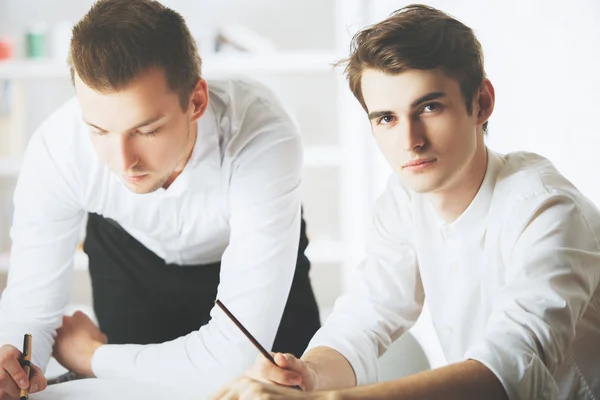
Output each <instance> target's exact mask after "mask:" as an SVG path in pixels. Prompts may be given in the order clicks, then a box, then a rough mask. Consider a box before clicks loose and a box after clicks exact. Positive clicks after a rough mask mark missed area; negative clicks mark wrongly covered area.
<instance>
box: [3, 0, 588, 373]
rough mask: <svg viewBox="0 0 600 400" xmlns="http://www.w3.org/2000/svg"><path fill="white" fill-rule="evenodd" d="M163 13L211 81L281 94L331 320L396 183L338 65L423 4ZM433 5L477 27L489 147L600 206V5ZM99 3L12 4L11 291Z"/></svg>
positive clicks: (82, 284)
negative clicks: (20, 228) (300, 155)
mask: <svg viewBox="0 0 600 400" xmlns="http://www.w3.org/2000/svg"><path fill="white" fill-rule="evenodd" d="M163 3H164V4H166V5H168V6H170V7H172V8H174V9H175V10H177V11H179V12H180V13H181V14H182V15H183V16H184V17H185V18H186V20H187V22H188V25H189V27H190V30H191V31H192V34H193V35H194V37H195V38H196V39H197V41H198V44H199V47H200V53H201V56H202V57H203V62H204V68H203V69H204V75H205V76H206V77H207V78H209V79H210V78H219V77H223V76H229V75H246V76H249V77H251V78H254V79H258V80H261V81H263V82H265V83H266V84H267V85H269V86H270V87H271V88H272V89H273V90H275V91H276V92H277V93H278V94H279V95H280V96H281V98H282V99H283V100H284V102H285V103H286V105H287V106H288V108H289V110H290V112H291V113H292V114H293V115H294V117H295V118H296V119H297V121H298V123H299V125H300V127H301V130H302V133H303V135H304V142H305V147H306V148H305V159H306V165H305V175H304V182H303V187H302V195H303V203H304V208H305V215H306V219H307V224H308V233H309V237H310V240H311V245H310V248H309V257H310V259H311V261H312V263H313V270H312V278H313V282H314V286H315V290H316V294H317V298H318V301H319V305H320V307H321V309H322V312H323V315H324V316H327V315H328V313H329V312H330V309H331V307H332V305H333V303H334V301H335V298H336V297H337V296H338V295H339V294H340V293H341V292H342V291H343V290H344V287H345V286H346V284H347V282H348V280H349V279H350V274H351V271H352V269H353V268H354V267H355V266H356V265H357V264H358V263H359V262H360V259H361V258H362V256H363V254H364V242H365V232H366V231H367V229H368V224H369V219H370V207H371V205H372V203H373V201H374V200H375V199H376V197H377V195H378V194H379V193H380V192H381V190H382V189H383V187H384V185H385V181H386V179H387V177H388V175H389V173H390V171H389V169H388V167H387V166H386V164H385V162H383V160H382V159H381V157H380V156H379V154H378V152H377V149H376V148H375V146H374V143H373V140H372V138H371V136H370V132H369V127H368V124H367V121H366V118H365V116H364V113H363V111H362V109H361V108H360V107H359V106H358V104H357V102H356V101H355V99H354V98H353V97H352V95H351V94H350V92H349V90H348V88H347V85H346V82H345V81H344V78H343V76H342V71H341V70H340V69H339V68H338V69H335V68H333V67H332V66H331V63H332V62H335V61H337V60H339V59H340V58H342V57H344V56H345V55H347V52H348V45H349V41H350V38H351V37H352V35H353V34H354V33H355V32H356V31H357V30H358V29H359V28H361V27H363V26H365V25H367V24H370V23H373V22H376V21H378V20H381V19H383V18H385V17H386V16H387V15H388V14H389V13H390V12H392V11H393V10H395V9H398V8H400V7H402V6H404V5H407V4H409V3H410V2H406V1H391V0H285V1H281V0H220V1H213V0H199V1H186V0H163ZM425 3H426V4H429V5H432V6H435V7H438V8H441V9H442V10H444V11H447V12H449V13H450V14H452V15H454V16H456V17H458V18H459V19H461V20H462V21H463V22H465V23H466V24H467V25H469V26H471V27H472V28H473V29H474V30H475V32H476V34H477V35H478V37H479V39H480V41H481V43H482V45H483V49H484V52H485V59H486V70H487V73H488V76H489V78H490V79H491V80H492V82H493V84H494V85H495V88H496V101H497V102H496V109H495V111H494V114H493V116H492V118H491V120H490V129H489V135H488V137H487V143H488V145H489V146H490V148H491V149H492V150H495V151H499V152H509V151H521V150H522V151H534V152H538V153H540V154H542V155H544V156H546V157H548V158H549V159H550V160H551V161H553V162H554V163H555V165H556V166H557V167H558V168H559V170H560V171H561V172H562V173H564V174H565V175H566V176H567V177H568V178H569V179H570V180H571V181H572V182H573V183H574V184H575V185H577V186H578V187H579V188H580V189H581V190H582V191H583V192H584V193H585V194H586V195H587V196H589V197H590V198H591V199H592V200H593V201H594V202H595V203H596V204H598V205H600V178H598V174H599V172H600V167H599V166H598V159H599V158H600V157H599V150H600V129H599V125H598V122H597V119H598V114H599V113H598V111H597V110H596V107H595V106H596V104H598V96H599V93H600V78H599V74H600V25H599V24H598V23H597V21H598V20H599V18H600V1H598V0H574V1H569V2H566V1H562V0H560V1H559V0H553V1H548V0H546V1H544V0H504V1H500V0H437V1H427V2H425ZM91 4H92V1H90V0H0V58H2V57H3V56H2V54H7V52H8V53H12V55H11V56H10V58H9V59H6V60H1V61H0V293H1V291H2V288H3V287H4V284H5V279H6V278H5V275H6V271H7V269H8V267H9V265H8V252H9V250H10V238H9V228H10V224H11V218H12V191H13V189H14V185H15V183H16V179H17V176H18V173H19V167H20V157H21V156H22V153H23V150H24V148H25V146H26V143H27V140H28V138H29V137H30V135H31V134H32V133H33V131H34V130H35V129H36V128H37V126H39V124H40V123H41V122H42V121H43V120H44V119H45V118H46V117H47V116H48V115H49V114H50V113H51V112H52V111H53V110H54V109H55V108H56V107H57V106H58V105H60V104H61V103H63V102H64V101H65V100H66V99H68V98H69V97H71V96H72V95H73V88H72V86H71V83H70V80H69V74H68V69H67V67H66V64H65V57H66V51H67V50H68V41H69V37H70V26H72V24H73V23H74V22H76V21H77V20H78V19H79V18H81V16H82V15H83V14H84V13H85V12H86V11H87V10H88V9H89V7H90V5H91ZM3 46H4V47H3ZM7 48H8V49H9V50H8V51H7V50H6V49H7ZM3 49H4V50H3ZM3 52H4V53H3ZM6 57H8V56H6ZM73 282H74V283H73V291H72V297H71V299H72V304H73V308H80V307H83V308H86V307H87V309H89V304H90V298H91V297H90V288H89V281H88V278H87V270H86V259H85V255H83V254H81V253H78V254H77V256H76V262H75V279H74V281H73ZM414 332H415V337H417V339H418V340H419V343H421V345H422V346H421V347H423V351H424V352H425V353H426V356H427V357H426V358H427V362H428V365H430V366H438V365H442V364H443V363H444V360H443V356H442V355H441V354H440V352H439V349H438V348H437V345H436V343H435V342H436V340H435V337H434V335H433V334H432V331H431V324H430V322H429V321H428V320H427V313H425V315H424V318H423V321H421V322H420V323H419V324H418V326H417V327H416V329H415V330H414ZM411 354H412V353H411ZM418 354H420V353H418V351H417V352H415V353H414V355H415V357H416V356H417V355H418ZM406 360H408V361H405V362H404V364H411V363H412V364H413V367H414V368H421V364H419V362H420V361H418V362H417V360H416V359H414V360H411V358H410V357H408V358H406ZM417 364H418V365H417ZM415 365H416V366H415ZM398 368H404V367H403V366H399V367H398ZM407 368H409V369H410V367H407Z"/></svg>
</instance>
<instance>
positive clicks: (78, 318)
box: [53, 311, 107, 376]
mask: <svg viewBox="0 0 600 400" xmlns="http://www.w3.org/2000/svg"><path fill="white" fill-rule="evenodd" d="M106 342H107V338H106V335H105V334H103V333H102V332H100V329H98V327H97V326H96V325H95V324H94V323H93V322H92V320H91V319H89V318H88V316H87V315H85V314H84V313H82V312H81V311H77V312H75V314H73V316H72V317H67V316H65V317H63V324H62V327H61V328H60V329H59V330H58V332H57V336H56V341H55V342H54V349H53V350H54V352H53V356H54V357H55V358H56V360H57V361H58V362H59V363H60V364H61V365H62V366H63V367H65V368H67V369H69V370H70V371H73V372H75V373H77V374H79V375H83V376H94V373H93V372H92V357H93V356H94V352H95V351H96V350H97V349H98V347H100V346H102V345H103V344H106Z"/></svg>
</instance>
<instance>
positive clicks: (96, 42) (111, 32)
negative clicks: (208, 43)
mask: <svg viewBox="0 0 600 400" xmlns="http://www.w3.org/2000/svg"><path fill="white" fill-rule="evenodd" d="M68 63H69V66H70V69H71V78H72V79H73V78H74V76H75V73H77V75H78V76H79V78H81V80H82V81H83V82H84V83H85V84H86V85H87V86H89V87H91V88H93V89H95V90H98V91H100V92H112V91H118V90H120V89H123V88H124V87H126V86H127V85H128V84H129V83H130V82H131V81H132V80H133V79H135V78H136V77H137V76H139V74H140V73H142V72H143V71H144V70H147V69H149V68H154V67H159V68H163V69H164V71H165V74H166V78H167V82H168V85H169V88H170V89H171V90H173V91H174V92H176V93H178V95H179V99H180V103H181V107H182V109H183V110H186V109H187V107H188V104H189V100H190V96H191V93H192V91H193V89H194V87H195V86H196V84H197V82H198V80H199V79H200V73H201V65H202V61H201V59H200V56H199V54H198V50H197V48H196V43H195V41H194V38H193V37H192V35H191V34H190V31H189V30H188V28H187V26H186V24H185V20H184V19H183V17H182V16H181V15H179V14H178V13H177V12H175V11H173V10H171V9H169V8H167V7H165V6H164V5H162V4H160V3H159V2H158V1H154V0H99V1H97V2H96V3H95V4H94V5H93V6H92V8H91V9H90V10H89V11H88V13H87V14H86V15H85V16H84V17H83V18H82V19H81V21H79V22H78V23H77V24H76V25H75V26H74V27H73V36H72V39H71V49H70V53H69V59H68Z"/></svg>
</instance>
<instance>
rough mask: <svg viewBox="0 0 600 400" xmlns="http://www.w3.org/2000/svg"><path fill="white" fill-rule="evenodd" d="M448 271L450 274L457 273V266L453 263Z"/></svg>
mask: <svg viewBox="0 0 600 400" xmlns="http://www.w3.org/2000/svg"><path fill="white" fill-rule="evenodd" d="M450 270H451V271H452V273H455V274H456V273H458V264H457V263H453V264H451V265H450Z"/></svg>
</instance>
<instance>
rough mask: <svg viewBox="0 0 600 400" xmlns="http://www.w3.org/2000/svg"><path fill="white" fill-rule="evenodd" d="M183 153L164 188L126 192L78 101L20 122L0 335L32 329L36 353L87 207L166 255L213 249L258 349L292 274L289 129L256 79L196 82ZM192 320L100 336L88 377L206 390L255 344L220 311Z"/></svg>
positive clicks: (200, 260) (185, 259)
mask: <svg viewBox="0 0 600 400" xmlns="http://www.w3.org/2000/svg"><path fill="white" fill-rule="evenodd" d="M209 90H210V104H209V107H208V108H207V110H206V113H205V114H204V115H203V116H202V118H201V119H200V120H199V121H198V136H197V139H196V143H195V147H194V149H193V153H192V155H191V158H190V160H189V162H188V164H187V165H186V167H185V169H184V170H183V172H182V173H181V175H180V176H178V177H177V179H176V180H175V181H174V182H173V184H171V186H170V187H169V188H168V189H167V190H164V189H158V190H157V191H155V192H153V193H149V194H135V193H133V192H131V191H129V190H128V189H127V188H126V187H125V185H124V184H123V183H122V181H121V180H120V179H119V178H118V177H117V176H115V174H114V173H112V172H111V171H110V170H109V169H108V168H107V167H106V166H105V165H104V164H103V163H102V162H101V161H100V160H99V159H98V157H97V156H96V154H95V152H94V150H93V148H92V146H91V141H90V132H89V128H88V127H87V126H86V125H85V124H84V122H83V120H82V116H81V110H80V109H79V105H78V102H77V101H76V100H75V99H73V100H72V101H69V102H68V103H67V104H66V105H64V106H63V107H62V108H60V109H59V110H58V111H56V112H55V113H54V114H53V115H52V116H51V117H50V118H49V119H48V120H47V121H46V122H45V123H44V124H43V125H42V126H41V127H40V129H39V130H38V131H37V132H36V133H35V134H34V135H33V137H32V139H31V141H30V143H29V146H28V149H27V151H26V154H25V159H24V163H23V168H22V171H21V174H20V176H19V180H18V184H17V188H16V191H15V198H14V201H15V215H14V224H13V227H12V229H11V236H12V240H13V246H12V251H11V260H10V271H9V277H8V285H7V288H6V289H5V291H4V293H3V296H2V300H1V302H0V344H2V343H11V344H13V345H15V346H17V347H18V348H20V347H21V344H22V340H23V334H24V333H26V332H30V333H32V334H33V340H34V350H33V361H34V362H35V363H36V364H37V365H40V366H45V365H46V363H47V361H48V359H49V357H50V354H51V350H52V344H53V337H54V335H55V330H56V329H57V328H58V327H59V326H60V324H61V317H62V313H63V310H64V309H65V307H66V306H67V303H68V296H69V288H70V280H71V270H72V267H73V258H74V252H75V249H76V246H77V243H78V241H79V240H80V232H81V225H82V222H83V219H84V216H85V213H86V212H94V213H98V214H100V215H102V216H104V217H108V218H112V219H113V220H115V221H117V222H118V223H119V224H120V225H121V226H122V227H123V228H124V229H125V230H126V231H127V232H129V233H130V234H131V235H132V236H134V237H135V238H136V239H137V240H139V241H140V242H141V243H142V244H144V245H145V246H146V247H148V248H149V249H150V250H152V251H153V252H155V253H156V254H157V255H159V256H160V257H162V258H163V259H165V261H166V262H167V263H177V264H183V265H185V264H205V263H212V262H215V261H218V260H221V275H220V284H219V288H218V297H219V298H220V299H221V300H222V301H223V303H225V304H226V305H227V306H228V308H230V309H231V311H232V312H233V313H234V314H235V315H236V316H237V317H238V319H240V320H241V321H242V322H243V324H244V325H245V326H246V328H247V329H248V330H249V331H250V332H252V334H253V335H254V336H255V337H256V338H257V340H258V341H259V342H261V344H262V345H263V346H264V347H266V348H270V347H271V346H272V344H273V341H274V338H275V334H276V332H277V329H278V327H279V323H280V320H281V316H282V314H283V309H284V306H285V304H286V301H287V297H288V294H289V290H290V287H291V282H292V278H293V275H294V270H295V265H296V258H297V251H298V243H299V234H300V194H299V185H300V181H301V173H302V142H301V137H300V134H299V132H298V129H297V127H296V125H295V123H294V122H293V121H292V120H291V119H290V117H289V116H288V114H287V113H286V112H285V111H284V109H283V107H282V105H281V104H280V103H279V101H278V100H277V99H276V98H275V97H274V96H273V94H272V93H271V92H270V91H269V90H268V89H266V88H265V87H263V86H261V85H258V84H257V83H255V82H250V81H245V80H230V81H216V82H209ZM211 316H212V319H211V321H210V322H209V323H208V324H207V325H206V326H204V327H202V328H201V329H200V330H199V331H197V332H193V333H191V334H189V335H187V336H185V337H181V338H179V339H176V340H174V341H172V342H168V343H164V344H158V345H148V346H140V345H107V346H103V347H101V348H100V349H99V350H98V351H97V352H96V354H95V355H94V357H93V360H92V368H93V371H94V373H95V374H96V375H97V376H99V377H122V378H132V379H136V380H142V381H143V380H146V381H154V382H169V383H176V382H182V381H183V382H186V383H185V385H186V386H189V387H190V389H192V388H196V389H198V390H199V391H200V392H204V393H208V392H210V391H212V390H215V388H217V387H218V386H219V385H221V384H223V383H224V382H226V380H228V379H230V378H233V377H234V376H236V375H237V374H239V373H242V372H243V371H244V370H245V369H246V368H247V367H248V366H249V365H251V364H252V362H253V361H254V358H255V356H256V354H257V351H256V349H254V347H253V346H252V344H251V343H250V342H249V341H248V339H247V338H246V337H245V336H243V334H242V333H241V332H240V331H239V329H238V328H237V327H236V326H235V325H234V324H233V323H232V322H231V321H230V320H229V319H228V318H227V317H226V316H225V315H224V314H223V313H222V312H221V311H220V310H219V309H213V310H212V312H211Z"/></svg>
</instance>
